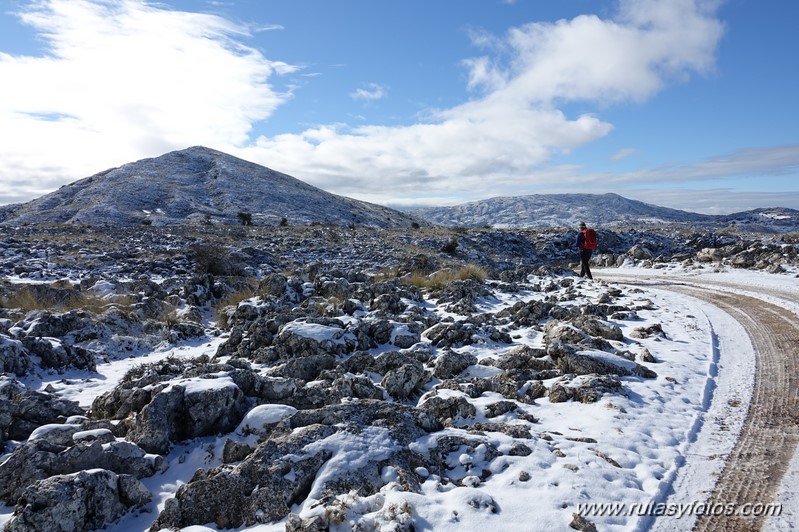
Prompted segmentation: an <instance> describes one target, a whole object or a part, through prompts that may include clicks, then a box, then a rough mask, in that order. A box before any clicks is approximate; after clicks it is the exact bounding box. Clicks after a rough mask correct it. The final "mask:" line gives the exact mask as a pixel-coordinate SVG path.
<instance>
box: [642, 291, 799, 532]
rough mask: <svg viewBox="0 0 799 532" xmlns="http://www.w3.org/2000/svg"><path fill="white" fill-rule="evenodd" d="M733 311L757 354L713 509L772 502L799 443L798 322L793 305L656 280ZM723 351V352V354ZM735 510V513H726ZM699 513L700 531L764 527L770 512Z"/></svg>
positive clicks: (726, 531)
mask: <svg viewBox="0 0 799 532" xmlns="http://www.w3.org/2000/svg"><path fill="white" fill-rule="evenodd" d="M657 284H658V288H661V289H666V290H670V291H673V292H678V293H682V294H685V295H689V296H692V297H696V298H698V299H701V300H703V301H706V302H708V303H711V304H713V305H714V306H716V307H718V308H720V309H721V310H723V311H724V312H727V313H728V314H730V315H731V316H733V317H734V318H735V319H736V320H737V321H738V322H739V323H740V324H741V325H742V326H743V327H744V329H745V330H746V331H747V334H748V335H749V337H750V339H751V341H752V344H753V346H754V348H755V353H756V366H755V386H754V390H753V394H752V400H751V403H750V406H749V411H748V413H747V416H746V420H745V421H744V426H743V428H742V430H741V433H740V436H739V438H738V441H737V442H736V444H735V447H734V448H733V451H732V452H731V453H730V455H729V457H728V458H727V461H726V463H725V465H724V468H723V469H722V472H721V475H720V476H719V479H718V481H717V482H716V485H715V487H714V489H713V491H712V492H711V494H710V496H709V498H708V500H707V501H706V502H707V504H708V505H709V507H710V508H724V509H725V510H726V508H735V509H743V508H747V507H750V506H747V505H764V504H769V503H771V502H773V500H774V499H775V496H776V494H777V491H778V489H779V486H780V481H781V480H782V477H783V475H784V474H785V471H786V470H787V469H788V465H789V463H790V461H791V459H792V457H793V455H794V453H795V452H796V449H797V444H799V326H797V323H796V322H797V318H796V315H795V314H794V313H793V312H791V311H790V310H788V309H785V308H782V307H780V306H777V305H774V304H772V303H768V302H766V301H763V300H761V299H758V298H756V297H752V296H749V295H743V294H736V293H728V292H718V291H714V290H710V289H706V288H702V287H697V286H689V285H687V284H685V283H684V282H683V281H680V282H679V284H672V285H668V284H664V283H657ZM722 356H723V354H722ZM727 513H733V515H726V514H727ZM724 514H725V515H702V516H698V517H697V520H696V523H695V526H694V530H696V531H702V532H704V531H708V532H710V531H724V532H729V531H747V532H748V531H753V530H760V529H761V528H762V526H763V524H764V521H765V516H743V515H738V514H737V512H726V511H725V512H724Z"/></svg>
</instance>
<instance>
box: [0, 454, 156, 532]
mask: <svg viewBox="0 0 799 532" xmlns="http://www.w3.org/2000/svg"><path fill="white" fill-rule="evenodd" d="M150 499H151V495H150V492H149V491H147V488H145V487H144V485H143V484H142V483H141V482H139V481H138V480H137V479H136V478H135V477H133V476H131V475H117V474H116V473H112V472H111V471H106V470H103V469H90V470H87V471H80V472H78V473H74V474H71V475H56V476H53V477H50V478H47V479H44V480H40V481H38V482H36V483H35V484H33V485H31V486H30V487H28V488H26V489H25V490H24V491H23V493H22V495H21V496H20V498H19V501H18V502H17V504H16V508H15V511H14V517H13V518H12V519H11V521H9V522H8V523H7V524H6V526H5V529H4V530H5V531H6V532H28V531H30V530H96V529H99V528H105V526H106V525H107V524H108V523H112V522H113V521H115V520H117V519H119V518H120V517H122V515H124V514H125V513H126V512H127V511H128V510H130V509H131V508H141V507H143V506H144V505H145V504H147V503H148V502H150Z"/></svg>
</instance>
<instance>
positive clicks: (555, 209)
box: [413, 194, 799, 231]
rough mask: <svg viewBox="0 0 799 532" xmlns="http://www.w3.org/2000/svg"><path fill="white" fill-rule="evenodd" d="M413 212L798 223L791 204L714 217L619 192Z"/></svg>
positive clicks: (494, 220) (485, 220)
mask: <svg viewBox="0 0 799 532" xmlns="http://www.w3.org/2000/svg"><path fill="white" fill-rule="evenodd" d="M413 213H414V214H416V215H417V216H419V217H421V218H424V219H425V220H428V221H430V222H432V223H435V224H439V225H445V226H464V227H481V226H492V227H576V226H577V225H578V224H579V223H580V222H581V221H585V222H587V223H588V224H589V225H595V226H597V227H631V226H632V227H636V226H642V225H653V224H655V225H662V224H678V225H693V226H715V227H725V226H729V225H738V226H739V227H750V228H752V229H758V230H764V231H775V230H780V229H782V230H785V229H787V230H796V229H797V228H799V211H795V210H792V209H782V208H774V209H757V210H754V211H748V212H743V213H736V214H730V215H724V216H713V215H707V214H698V213H694V212H687V211H682V210H678V209H670V208H667V207H659V206H657V205H651V204H649V203H644V202H641V201H637V200H632V199H628V198H625V197H622V196H619V195H618V194H533V195H529V196H517V197H497V198H491V199H487V200H481V201H475V202H471V203H465V204H462V205H455V206H451V207H427V208H421V209H417V210H414V211H413Z"/></svg>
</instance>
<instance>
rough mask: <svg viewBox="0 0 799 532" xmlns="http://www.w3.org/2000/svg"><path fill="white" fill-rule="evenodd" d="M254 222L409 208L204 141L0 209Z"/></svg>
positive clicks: (71, 217)
mask: <svg viewBox="0 0 799 532" xmlns="http://www.w3.org/2000/svg"><path fill="white" fill-rule="evenodd" d="M241 212H246V213H249V214H250V215H251V216H252V220H253V222H254V223H256V224H264V225H276V224H278V223H280V222H281V220H282V219H283V218H285V219H286V222H288V223H290V224H292V225H297V224H312V223H320V224H332V225H365V226H374V227H395V226H410V225H411V224H412V223H414V221H415V219H414V218H413V217H411V216H410V215H408V214H405V213H401V212H399V211H396V210H393V209H389V208H387V207H382V206H379V205H374V204H370V203H366V202H362V201H358V200H354V199H350V198H345V197H342V196H337V195H335V194H331V193H329V192H325V191H324V190H321V189H319V188H316V187H314V186H312V185H309V184H308V183H305V182H303V181H300V180H299V179H296V178H294V177H291V176H289V175H287V174H283V173H280V172H277V171H275V170H272V169H270V168H267V167H265V166H261V165H258V164H256V163H252V162H249V161H245V160H243V159H240V158H238V157H235V156H233V155H229V154H227V153H224V152H221V151H218V150H214V149H212V148H208V147H205V146H192V147H190V148H186V149H183V150H177V151H172V152H169V153H166V154H164V155H161V156H159V157H155V158H149V159H141V160H139V161H135V162H132V163H128V164H125V165H123V166H120V167H118V168H112V169H109V170H105V171H103V172H100V173H97V174H95V175H93V176H90V177H87V178H84V179H81V180H78V181H75V182H73V183H70V184H68V185H64V186H63V187H61V188H60V189H58V190H56V191H55V192H52V193H50V194H47V195H46V196H42V197H41V198H38V199H36V200H33V201H31V202H28V203H25V204H22V205H12V206H7V207H4V208H0V220H2V223H3V224H4V225H24V224H45V223H82V224H89V225H133V224H140V223H147V224H154V225H174V224H204V223H215V224H219V223H222V224H236V223H240V220H239V217H238V214H239V213H241Z"/></svg>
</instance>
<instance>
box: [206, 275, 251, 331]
mask: <svg viewBox="0 0 799 532" xmlns="http://www.w3.org/2000/svg"><path fill="white" fill-rule="evenodd" d="M256 295H257V294H256V289H255V287H254V286H252V285H251V286H248V287H247V288H243V289H241V290H239V291H237V292H234V293H233V294H230V295H229V296H227V297H225V298H223V299H221V300H219V302H218V303H217V304H216V305H215V306H214V317H215V318H216V326H217V327H219V328H220V329H227V328H228V326H229V324H228V313H227V309H228V308H229V307H231V306H233V307H235V306H237V305H238V304H239V303H241V302H242V301H244V300H245V299H250V298H251V297H255V296H256Z"/></svg>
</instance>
